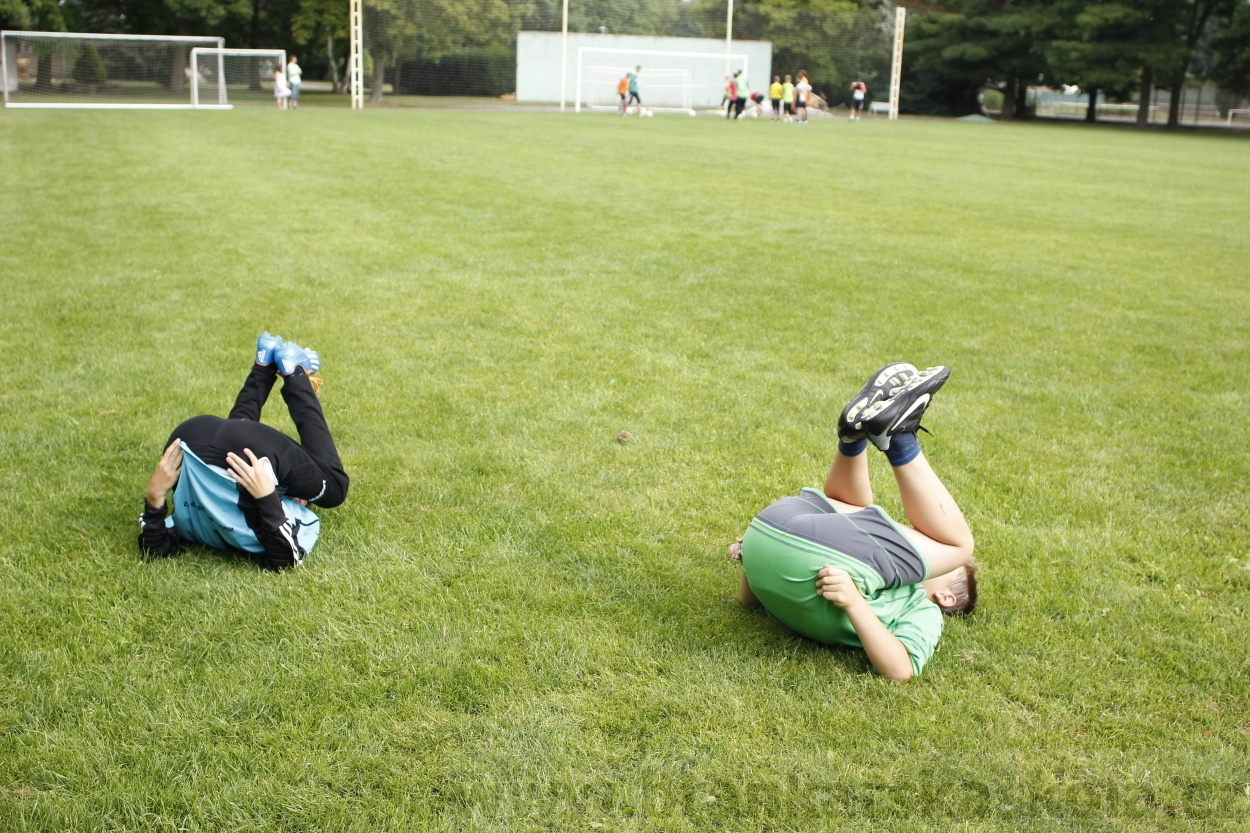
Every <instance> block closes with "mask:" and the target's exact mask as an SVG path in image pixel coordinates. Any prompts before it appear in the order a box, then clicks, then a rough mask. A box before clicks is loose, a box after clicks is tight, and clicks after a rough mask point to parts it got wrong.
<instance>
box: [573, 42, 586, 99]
mask: <svg viewBox="0 0 1250 833" xmlns="http://www.w3.org/2000/svg"><path fill="white" fill-rule="evenodd" d="M585 48H586V47H584V46H579V47H577V76H576V77H575V78H574V79H573V86H574V88H575V89H576V92H574V93H573V112H574V113H580V112H581V111H582V50H583V49H585Z"/></svg>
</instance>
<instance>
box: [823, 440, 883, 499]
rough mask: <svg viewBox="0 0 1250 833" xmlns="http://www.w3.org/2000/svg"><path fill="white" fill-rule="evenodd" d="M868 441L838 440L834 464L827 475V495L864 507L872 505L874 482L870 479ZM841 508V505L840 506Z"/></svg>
mask: <svg viewBox="0 0 1250 833" xmlns="http://www.w3.org/2000/svg"><path fill="white" fill-rule="evenodd" d="M867 447H868V441H867V440H864V439H860V440H858V441H857V442H853V443H847V442H845V441H843V440H838V450H837V451H836V452H835V453H834V455H833V464H832V465H830V466H829V473H828V474H826V475H825V497H827V498H830V499H832V500H836V501H838V502H839V503H845V504H849V505H850V506H853V507H857V508H861V509H862V508H863V507H865V506H872V483H871V482H870V481H869V479H868V455H867V454H865V453H864V450H865V449H866V448H867ZM839 508H841V507H839Z"/></svg>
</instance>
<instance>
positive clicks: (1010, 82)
mask: <svg viewBox="0 0 1250 833" xmlns="http://www.w3.org/2000/svg"><path fill="white" fill-rule="evenodd" d="M1017 107H1019V102H1018V101H1017V100H1016V79H1014V78H1008V79H1007V83H1005V84H1003V111H1002V112H1001V113H999V114H998V117H999V118H1000V119H1002V120H1003V121H1008V120H1010V119H1014V118H1015V117H1016V109H1017Z"/></svg>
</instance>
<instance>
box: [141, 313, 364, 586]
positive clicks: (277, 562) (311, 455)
mask: <svg viewBox="0 0 1250 833" xmlns="http://www.w3.org/2000/svg"><path fill="white" fill-rule="evenodd" d="M320 367H321V359H320V357H318V356H317V354H316V353H315V352H313V351H311V350H304V349H302V348H301V347H300V346H299V345H298V344H295V343H293V342H289V341H288V342H286V343H283V341H282V339H281V338H279V337H277V336H271V335H269V333H263V334H262V335H261V336H260V338H259V339H257V341H256V362H255V364H253V365H252V370H251V372H250V373H249V374H248V377H247V380H246V381H245V382H244V383H243V388H242V390H240V391H239V395H238V397H237V398H236V399H235V402H234V408H232V409H231V411H230V415H229V417H227V418H226V419H222V418H221V417H216V416H210V415H204V416H197V417H192V418H191V419H188V420H187V421H185V422H183V423H182V424H181V425H179V426H178V427H177V428H175V429H174V431H173V433H172V434H170V435H169V439H168V440H166V441H165V453H164V454H163V455H162V456H161V460H160V462H159V463H158V464H157V466H156V471H155V472H154V473H153V474H152V479H151V480H150V481H149V483H148V487H147V491H146V493H145V495H144V499H145V503H146V505H145V506H144V510H143V516H142V517H141V518H140V519H139V527H140V533H139V549H140V550H141V551H142V552H143V553H144V554H146V555H148V556H150V557H153V558H167V557H169V556H172V555H177V554H178V553H180V552H181V551H182V550H183V548H184V546H185V545H186V544H188V543H195V544H203V545H205V546H209V547H215V548H217V549H224V550H237V551H242V552H246V553H251V554H252V555H254V556H256V557H258V558H259V560H260V563H261V564H262V565H263V566H264V567H266V568H267V569H270V570H284V569H286V568H288V567H294V566H295V565H297V564H300V563H301V562H302V561H303V560H304V556H305V555H306V554H307V553H308V552H309V551H310V550H311V549H312V546H313V544H314V543H316V541H317V537H318V535H319V530H320V523H319V521H318V519H317V516H316V515H315V514H314V513H313V511H312V510H311V509H309V508H308V505H309V504H316V505H317V506H321V507H325V508H327V509H328V508H330V507H332V506H338V505H339V504H340V503H342V502H343V501H344V500H346V499H347V488H348V485H349V482H350V481H349V479H348V477H347V472H345V471H344V470H343V462H342V461H341V460H340V459H339V453H338V450H337V449H336V448H335V446H334V440H333V439H332V438H331V436H330V429H329V428H328V427H327V426H326V418H325V415H324V414H323V413H322V411H321V403H320V402H318V401H317V394H316V387H315V386H314V383H317V386H319V383H320V379H318V378H316V377H312V376H310V374H312V373H316V372H317V370H319V369H320ZM279 376H281V377H282V398H283V399H284V400H285V401H286V407H287V411H288V413H289V414H290V415H291V421H292V422H294V423H295V430H296V431H298V432H299V442H296V441H295V440H293V439H291V438H290V437H288V436H287V435H286V434H283V433H282V432H281V431H279V430H277V429H276V428H271V427H269V426H268V425H264V424H262V423H261V421H260V412H261V409H262V408H263V407H264V405H265V400H267V399H268V398H269V392H270V391H271V390H272V389H273V386H274V383H275V382H276V381H277V380H278V377H279ZM175 487H177V490H176V491H175V492H174V501H173V503H174V512H173V517H172V518H168V519H167V518H166V517H165V516H166V513H167V508H166V505H165V501H166V498H167V496H168V495H169V492H170V490H171V489H174V488H175Z"/></svg>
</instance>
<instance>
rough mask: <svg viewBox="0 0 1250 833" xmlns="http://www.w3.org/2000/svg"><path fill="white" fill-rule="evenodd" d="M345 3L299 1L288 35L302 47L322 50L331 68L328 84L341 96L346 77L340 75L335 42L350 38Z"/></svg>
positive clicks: (341, 0)
mask: <svg viewBox="0 0 1250 833" xmlns="http://www.w3.org/2000/svg"><path fill="white" fill-rule="evenodd" d="M347 29H348V20H347V3H346V2H344V0H300V4H299V9H298V10H297V11H296V13H295V16H294V17H293V18H292V19H291V35H292V36H293V37H294V38H295V40H297V41H299V42H300V43H301V44H306V45H318V46H324V47H325V56H326V61H327V62H328V63H329V65H330V72H329V74H330V83H331V84H332V86H333V89H334V92H336V93H341V92H343V90H344V87H345V85H346V78H345V77H344V76H341V75H340V74H339V55H338V50H337V48H336V46H335V40H336V39H338V40H340V41H342V40H343V39H345V38H347V37H348V35H349V32H348V31H347Z"/></svg>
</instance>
